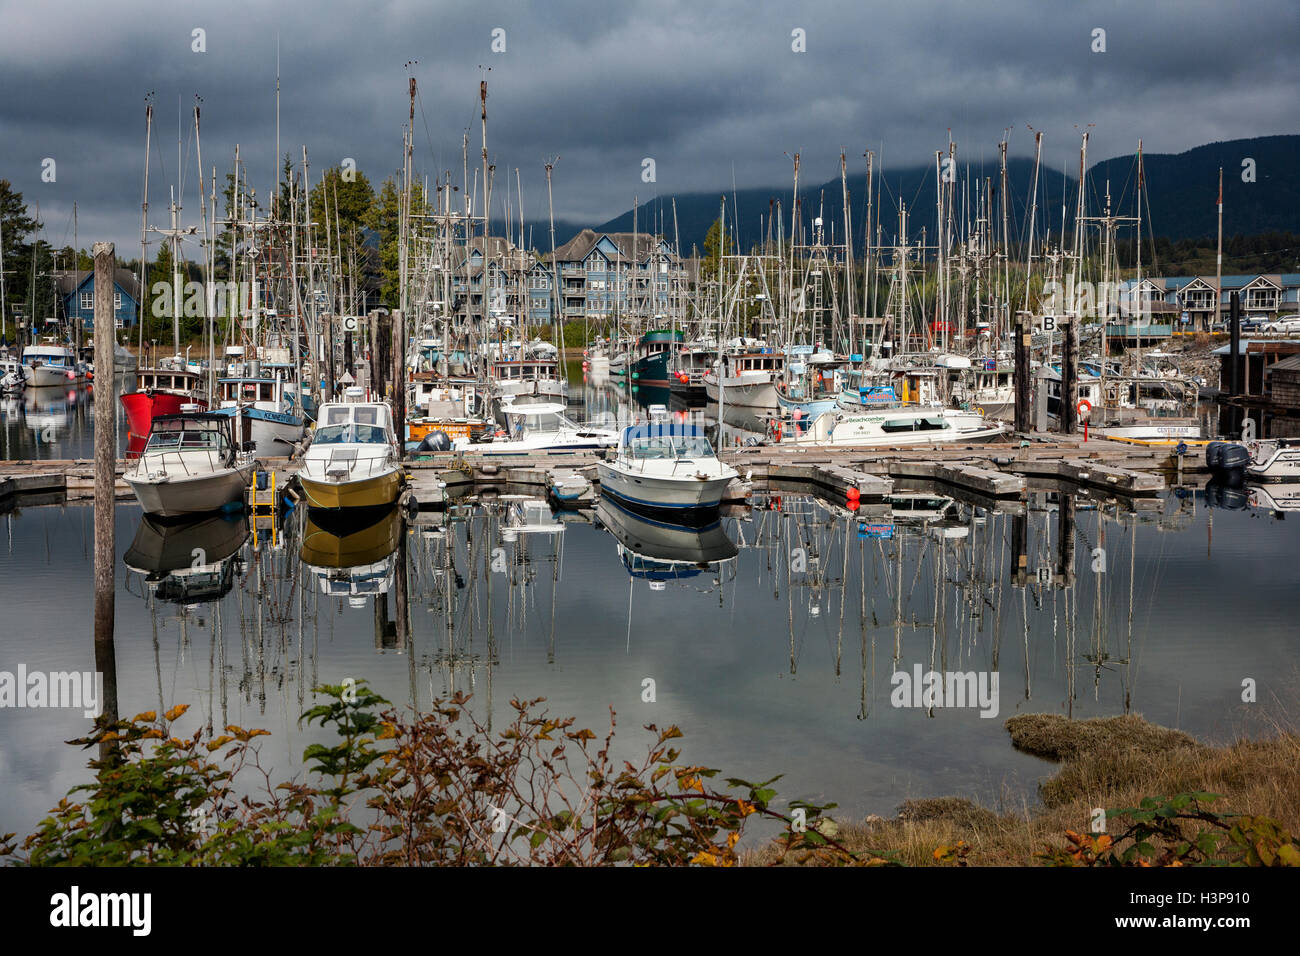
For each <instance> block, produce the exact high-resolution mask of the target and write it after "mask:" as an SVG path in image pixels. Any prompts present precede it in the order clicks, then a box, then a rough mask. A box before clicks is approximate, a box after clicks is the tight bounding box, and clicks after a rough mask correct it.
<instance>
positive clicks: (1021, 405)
mask: <svg viewBox="0 0 1300 956" xmlns="http://www.w3.org/2000/svg"><path fill="white" fill-rule="evenodd" d="M1031 322H1032V317H1031V316H1030V314H1029V313H1028V312H1020V313H1018V314H1017V315H1016V326H1017V328H1016V334H1015V372H1014V376H1013V377H1014V381H1015V388H1016V431H1018V432H1022V433H1023V432H1028V431H1031V430H1032V429H1033V424H1032V421H1031V411H1032V410H1031V408H1030V404H1029V396H1030V385H1031V384H1032V382H1033V379H1032V377H1031V373H1030V371H1029V348H1030V343H1031V341H1032V340H1031V338H1030V337H1031V336H1032V335H1033V326H1032V325H1031V324H1030V323H1031Z"/></svg>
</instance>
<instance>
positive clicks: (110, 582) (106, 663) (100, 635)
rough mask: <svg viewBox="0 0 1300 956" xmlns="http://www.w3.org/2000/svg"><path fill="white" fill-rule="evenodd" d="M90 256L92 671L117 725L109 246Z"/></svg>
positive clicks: (103, 244)
mask: <svg viewBox="0 0 1300 956" xmlns="http://www.w3.org/2000/svg"><path fill="white" fill-rule="evenodd" d="M94 255H95V371H96V372H97V373H98V374H97V375H96V376H95V385H94V388H95V508H94V515H95V519H94V520H95V670H96V671H98V672H99V673H101V674H103V675H104V700H103V701H102V703H103V705H104V710H103V712H104V715H105V716H106V717H107V718H108V719H110V720H116V719H117V662H116V653H115V650H114V646H113V618H114V610H115V607H114V599H115V597H116V594H115V592H114V590H113V586H114V569H115V567H116V562H117V543H116V539H115V535H114V524H113V519H114V513H113V512H114V509H113V486H114V484H115V483H116V480H117V416H116V415H115V414H114V412H115V409H114V407H113V406H114V405H115V404H116V398H117V396H116V394H115V392H116V389H115V388H114V376H113V343H114V342H115V341H116V336H115V335H114V317H113V264H114V261H115V260H114V255H113V244H112V243H111V242H97V243H95V246H94Z"/></svg>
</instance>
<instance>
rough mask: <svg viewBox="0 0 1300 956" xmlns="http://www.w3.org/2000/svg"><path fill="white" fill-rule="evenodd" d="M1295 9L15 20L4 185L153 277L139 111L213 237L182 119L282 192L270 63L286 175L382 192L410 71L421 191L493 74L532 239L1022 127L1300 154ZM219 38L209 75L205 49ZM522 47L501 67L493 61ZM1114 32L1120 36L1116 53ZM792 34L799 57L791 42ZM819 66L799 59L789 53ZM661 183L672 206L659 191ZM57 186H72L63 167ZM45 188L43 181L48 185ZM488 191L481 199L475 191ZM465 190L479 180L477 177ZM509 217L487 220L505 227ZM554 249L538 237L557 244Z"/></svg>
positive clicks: (780, 6)
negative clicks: (351, 165) (649, 167)
mask: <svg viewBox="0 0 1300 956" xmlns="http://www.w3.org/2000/svg"><path fill="white" fill-rule="evenodd" d="M1297 27H1300V8H1297V6H1296V4H1295V0H1255V2H1252V3H1250V4H1249V5H1248V6H1245V7H1238V6H1237V5H1235V4H1224V3H1222V2H1218V0H1207V2H1199V0H1189V2H1142V3H1137V4H1134V3H1132V2H1130V0H1094V2H1073V3H1070V4H1057V3H1043V2H1041V0H999V2H997V3H996V4H982V3H969V2H956V3H936V2H927V0H909V2H907V3H895V2H889V3H875V2H871V3H848V2H844V3H838V4H836V3H824V4H823V3H798V4H792V3H765V2H756V0H709V2H707V3H701V2H698V0H692V2H681V0H645V2H637V3H608V4H598V3H579V2H569V0H546V2H544V3H535V4H530V3H526V2H523V0H496V2H493V0H487V2H477V3H474V4H467V3H464V2H457V3H441V2H438V3H417V2H410V0H406V2H400V0H399V2H383V0H367V2H338V0H327V2H322V3H314V4H300V3H294V2H282V3H277V4H274V5H265V7H263V5H261V4H247V3H241V2H238V0H234V2H227V3H220V4H217V3H191V4H176V5H174V6H173V5H169V4H162V3H157V2H153V3H149V4H136V3H130V2H128V3H118V4H104V3H101V2H90V0H82V2H76V3H69V2H57V0H56V2H44V3H31V2H10V0H0V178H5V179H9V180H11V181H12V182H13V183H14V184H15V186H16V188H18V189H19V190H21V191H22V192H23V194H24V196H25V198H27V199H28V200H29V201H39V202H40V215H41V218H42V220H43V221H44V224H45V236H46V238H47V239H49V240H50V241H51V242H53V243H54V244H55V245H63V244H64V243H71V242H72V238H73V235H72V204H73V202H74V201H75V202H76V203H77V208H78V223H79V227H78V235H77V238H78V241H79V243H80V244H81V245H83V246H86V247H88V246H89V245H90V243H91V242H92V241H93V240H95V239H111V240H113V241H115V242H117V243H118V247H119V252H120V253H121V254H124V255H126V256H133V255H136V254H138V249H139V235H140V194H141V186H142V177H143V166H144V103H145V97H146V96H147V95H148V94H149V93H150V92H153V93H154V94H155V100H154V101H155V104H156V107H155V125H154V150H153V153H154V155H153V159H152V164H151V173H150V177H151V179H150V199H151V203H152V209H151V219H152V220H153V221H154V223H155V224H158V225H164V224H165V223H164V222H163V221H162V217H163V215H164V212H165V206H166V202H167V195H168V189H169V187H170V186H171V185H173V184H174V183H175V182H176V180H177V155H176V154H177V143H176V140H177V135H178V133H177V125H178V115H177V114H178V110H180V109H183V110H184V111H185V120H184V122H185V125H186V128H185V131H184V139H185V146H184V149H183V164H182V173H183V175H184V180H183V186H184V192H185V195H186V196H187V197H188V201H187V202H186V206H187V207H188V208H187V209H186V211H185V213H184V214H183V215H184V216H185V217H186V220H187V224H190V223H194V222H195V221H196V218H191V217H196V216H197V202H196V200H195V198H194V195H195V193H196V190H197V185H196V183H197V180H196V175H195V172H196V164H195V159H194V154H193V147H192V142H191V135H190V120H189V111H190V109H191V108H192V106H193V103H194V98H195V96H196V95H198V96H200V97H202V114H203V142H202V146H203V162H204V164H205V166H206V167H208V168H209V169H210V168H211V166H212V165H214V164H215V165H216V166H217V167H218V170H219V172H220V173H222V174H224V171H226V170H228V169H229V168H230V166H231V161H232V158H233V153H234V148H235V144H236V143H238V144H239V145H240V151H241V156H242V157H243V158H244V159H245V160H246V162H247V163H248V167H249V170H250V175H251V176H252V177H253V181H254V184H255V185H257V186H258V187H259V190H258V191H259V193H262V194H264V193H266V192H267V191H269V189H270V188H271V186H272V185H273V183H274V177H275V166H276V162H275V135H276V127H275V78H276V62H277V42H278V47H279V69H280V77H281V90H282V95H281V120H280V143H281V152H282V153H283V152H286V151H291V152H293V153H294V155H295V156H301V149H302V146H303V145H305V146H306V147H307V150H308V154H309V158H310V160H311V163H312V168H313V174H314V175H315V174H318V173H319V172H320V170H322V169H323V168H325V167H327V166H330V165H335V164H337V163H339V162H340V161H342V160H344V159H345V158H352V159H354V160H355V161H356V163H357V165H358V167H359V168H360V169H362V170H363V171H365V172H366V173H367V174H368V175H369V176H370V178H371V179H372V181H375V182H378V181H380V180H382V179H383V178H384V176H385V175H387V174H388V173H390V172H394V171H396V170H397V169H398V168H399V167H400V165H401V135H402V126H403V124H404V122H405V119H406V110H407V101H406V77H407V70H408V67H407V64H408V61H417V62H415V63H414V64H413V65H411V66H410V70H411V72H412V73H413V75H414V76H415V77H416V79H417V81H418V83H419V88H420V99H419V102H418V105H417V111H416V165H417V168H418V169H419V171H420V172H421V173H422V174H424V175H428V176H430V177H431V176H433V175H435V174H436V173H437V172H438V171H439V170H445V169H454V170H459V169H460V167H461V137H462V135H463V134H464V133H465V132H469V134H470V149H471V170H472V169H473V167H474V165H476V162H477V150H478V148H479V135H480V134H479V124H478V102H477V101H478V83H479V80H480V78H481V75H482V74H481V70H482V69H483V68H487V67H490V68H491V71H490V73H488V74H487V79H488V83H489V99H488V116H489V128H488V146H489V150H490V152H491V157H492V161H493V162H495V163H496V165H497V169H498V173H497V182H496V186H495V191H494V194H493V198H494V203H493V205H494V207H497V205H498V204H497V202H496V200H497V199H498V198H501V199H504V184H503V182H502V171H503V170H509V171H510V178H511V180H512V181H513V179H514V174H513V170H514V169H515V168H516V167H518V168H519V169H520V173H521V176H522V179H523V189H524V198H525V207H526V210H527V215H528V218H529V219H530V221H532V222H535V223H539V224H540V223H541V222H542V221H543V220H544V217H545V214H546V205H545V202H546V195H545V178H544V173H543V170H542V165H543V163H544V162H545V161H546V160H547V159H548V158H552V157H555V156H557V155H558V156H559V157H560V159H559V162H558V163H557V165H556V168H555V206H556V208H555V213H556V217H557V218H560V219H567V220H574V221H580V222H588V223H592V224H595V223H599V222H602V221H604V220H606V219H609V218H611V217H613V216H615V215H617V214H618V213H620V212H622V211H623V210H625V209H627V208H629V207H630V206H631V204H632V199H633V197H634V196H637V197H639V198H640V199H641V200H642V201H643V202H644V201H646V200H647V199H650V198H652V197H653V196H654V195H657V194H662V195H668V194H671V193H674V192H689V191H706V190H707V191H712V190H719V189H724V188H730V186H731V185H732V183H733V182H734V183H735V184H736V185H737V186H740V187H745V186H773V187H780V188H784V189H788V184H789V180H790V161H789V159H788V157H787V154H793V153H794V152H796V151H798V152H800V153H801V154H802V156H803V172H802V174H801V175H802V176H803V177H806V179H804V181H805V182H821V181H824V180H826V179H828V178H830V177H832V176H834V175H837V174H838V162H839V152H840V149H841V148H843V149H845V150H846V151H847V153H848V155H849V158H850V162H851V163H856V164H859V166H858V167H851V168H860V166H861V164H862V163H863V160H862V159H861V154H862V153H863V151H864V150H865V149H866V148H868V147H870V148H872V149H874V150H875V151H876V154H877V156H878V157H879V158H880V161H883V163H884V164H885V165H886V166H889V165H891V164H893V165H896V166H903V165H911V164H915V163H932V162H933V156H934V151H935V150H936V149H938V148H940V147H943V146H946V144H947V140H948V130H949V128H951V129H952V132H953V136H954V137H955V138H956V140H957V142H958V154H959V158H975V157H978V156H985V157H991V156H992V155H994V153H995V149H996V143H997V142H998V140H999V139H1000V138H1001V137H1002V135H1003V131H1004V130H1005V129H1008V128H1010V129H1011V133H1010V143H1011V152H1012V153H1013V154H1018V155H1028V154H1030V153H1031V151H1032V143H1033V140H1032V133H1031V132H1030V131H1029V129H1028V128H1027V127H1028V126H1032V127H1034V128H1035V129H1040V130H1043V131H1044V134H1045V140H1044V147H1045V153H1046V156H1047V159H1048V161H1049V162H1051V163H1053V164H1054V166H1055V167H1056V168H1060V166H1061V164H1062V163H1063V162H1065V161H1066V159H1067V156H1069V155H1077V149H1078V131H1079V130H1078V129H1076V127H1079V128H1080V129H1081V128H1083V127H1084V126H1086V125H1087V124H1095V125H1094V126H1093V139H1092V145H1091V147H1090V157H1093V158H1096V159H1103V158H1107V157H1110V156H1114V155H1117V154H1121V153H1131V152H1132V150H1133V148H1134V146H1135V145H1136V141H1137V139H1138V138H1139V137H1142V138H1143V139H1144V142H1145V147H1146V149H1147V150H1148V151H1149V152H1180V151H1182V150H1185V149H1188V148H1191V147H1194V146H1198V145H1200V144H1202V143H1206V142H1212V141H1215V140H1223V139H1233V138H1238V137H1248V136H1258V135H1266V134H1273V133H1294V132H1297V127H1300V122H1298V121H1297V112H1296V107H1295V91H1296V89H1297V88H1298V87H1300V57H1298V56H1297V53H1296V45H1295V40H1296V37H1297V35H1298V34H1300V31H1298V30H1297ZM196 29H202V30H203V31H205V33H204V35H203V41H204V42H203V44H202V45H203V46H205V47H206V49H205V50H204V51H203V52H196V51H195V49H194V47H195V46H198V45H200V44H199V43H198V41H196V40H195V39H194V31H195V30H196ZM498 30H501V31H504V33H503V34H502V33H496V34H495V37H496V45H497V46H498V47H500V46H501V45H502V41H504V47H505V49H504V51H503V52H494V50H493V43H494V31H498ZM1097 30H1104V31H1105V34H1104V45H1105V50H1104V52H1093V48H1094V46H1097V45H1099V42H1100V39H1101V38H1100V37H1099V35H1096V34H1095V31H1097ZM795 31H802V32H801V33H799V34H796V32H795ZM801 42H802V45H803V47H804V50H803V51H802V52H797V51H796V50H795V49H794V47H796V46H799V45H800V43H801ZM646 158H650V159H653V160H654V173H655V181H654V182H644V181H642V171H643V168H644V167H643V160H645V159H646ZM47 159H53V160H54V161H55V166H54V171H55V175H56V179H55V181H54V182H43V181H42V178H41V173H42V168H43V163H44V162H45V160H47ZM46 168H48V167H46ZM471 175H472V173H471ZM457 178H459V172H457ZM499 213H500V210H499V208H494V215H499ZM539 239H540V236H539Z"/></svg>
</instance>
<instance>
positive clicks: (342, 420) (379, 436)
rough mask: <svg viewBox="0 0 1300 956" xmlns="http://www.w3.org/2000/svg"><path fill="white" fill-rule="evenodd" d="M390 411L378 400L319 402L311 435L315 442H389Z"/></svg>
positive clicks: (391, 415) (390, 440)
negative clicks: (318, 413) (319, 406)
mask: <svg viewBox="0 0 1300 956" xmlns="http://www.w3.org/2000/svg"><path fill="white" fill-rule="evenodd" d="M394 441H395V439H394V437H393V413H392V410H391V409H390V408H389V407H388V406H387V405H385V404H383V403H382V402H347V403H343V404H334V403H330V404H328V405H322V406H321V409H320V417H319V418H318V419H317V422H316V432H315V435H314V437H313V438H312V445H313V447H314V446H316V445H340V444H358V445H371V444H393V442H394Z"/></svg>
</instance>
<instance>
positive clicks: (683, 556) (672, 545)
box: [596, 498, 739, 584]
mask: <svg viewBox="0 0 1300 956" xmlns="http://www.w3.org/2000/svg"><path fill="white" fill-rule="evenodd" d="M596 517H597V518H599V519H600V523H601V524H603V525H604V526H605V528H606V529H607V530H608V531H609V532H610V533H611V534H612V535H614V537H615V539H617V541H618V554H619V558H620V560H621V561H622V562H623V566H624V567H625V568H627V571H628V574H629V575H630V576H631V577H632V578H642V579H645V580H649V581H650V582H652V584H653V583H654V582H659V581H673V580H684V579H690V578H695V577H699V576H700V575H701V574H703V573H705V572H708V571H716V570H717V569H718V567H720V566H721V565H722V564H723V563H725V562H728V561H732V560H734V559H735V558H736V556H737V555H738V554H739V549H738V548H737V547H736V544H735V542H733V541H732V540H731V539H730V538H729V537H727V532H726V529H724V528H723V527H722V522H721V521H720V520H717V519H716V518H715V519H714V520H713V521H712V522H711V523H709V524H706V525H704V526H702V527H699V526H697V527H689V526H686V525H679V524H667V523H665V522H662V521H652V520H650V519H648V518H646V517H644V516H642V515H639V514H637V513H635V512H633V511H629V510H627V509H626V508H624V507H622V506H621V505H620V504H619V503H618V502H617V501H615V500H614V499H613V498H608V499H606V498H602V499H601V500H600V501H599V502H597V504H596Z"/></svg>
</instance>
